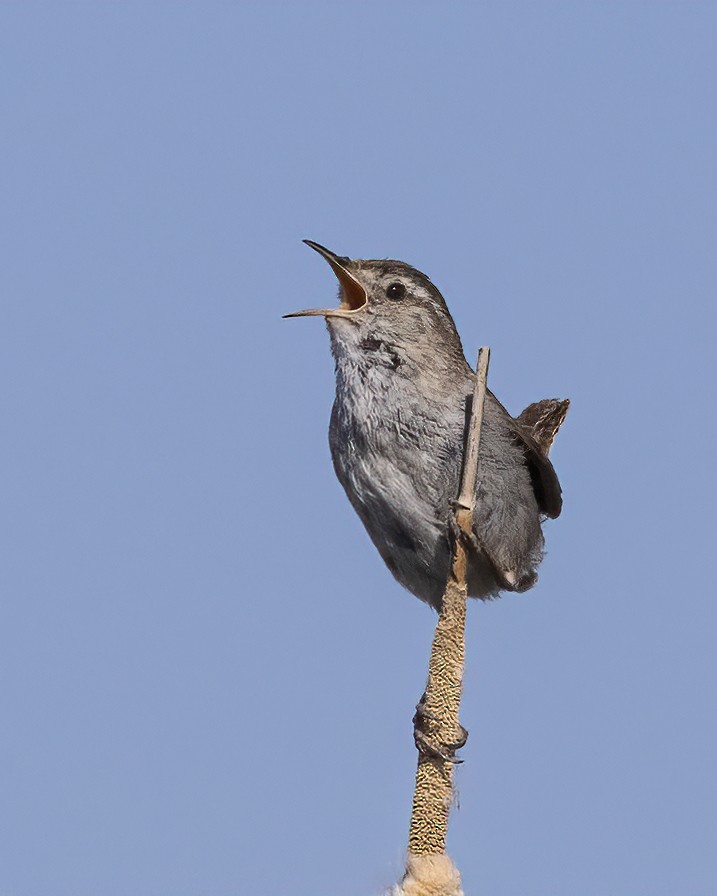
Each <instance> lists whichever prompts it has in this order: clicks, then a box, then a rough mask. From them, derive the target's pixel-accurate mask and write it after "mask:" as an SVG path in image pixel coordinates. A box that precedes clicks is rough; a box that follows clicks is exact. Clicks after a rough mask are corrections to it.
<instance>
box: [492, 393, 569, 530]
mask: <svg viewBox="0 0 717 896" xmlns="http://www.w3.org/2000/svg"><path fill="white" fill-rule="evenodd" d="M491 394H492V393H491ZM493 398H494V399H495V401H496V402H497V403H498V404H499V405H500V406H501V408H503V410H504V411H505V413H506V415H507V416H508V417H509V418H510V429H511V431H512V433H513V435H514V436H515V438H516V440H517V441H518V442H519V444H520V445H521V447H522V449H523V453H524V454H525V461H526V464H527V466H528V470H529V471H530V478H531V479H532V482H533V491H534V492H535V497H536V499H537V502H538V507H539V508H540V512H541V513H544V514H545V515H546V516H548V517H550V518H551V519H555V517H557V516H560V511H561V510H562V507H563V498H562V489H561V488H560V482H559V480H558V476H557V473H556V472H555V470H554V468H553V465H552V464H551V462H550V460H549V458H548V451H549V450H550V446H551V445H552V443H553V439H554V438H555V435H556V433H557V431H558V430H559V429H560V426H561V424H562V422H563V420H564V419H565V415H566V414H567V412H568V407H569V406H570V402H569V401H567V400H561V399H558V398H546V399H544V400H543V401H537V402H535V403H534V404H531V405H528V407H527V408H526V409H525V410H524V411H523V412H522V413H521V414H520V415H519V416H518V418H517V419H515V418H514V417H511V416H510V414H508V411H506V410H505V408H504V407H503V405H502V404H500V402H499V401H498V399H497V398H495V396H493Z"/></svg>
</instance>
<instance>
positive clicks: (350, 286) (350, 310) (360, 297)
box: [284, 240, 367, 317]
mask: <svg viewBox="0 0 717 896" xmlns="http://www.w3.org/2000/svg"><path fill="white" fill-rule="evenodd" d="M304 242H305V243H306V245H307V246H311V248H312V249H314V250H315V251H316V252H318V253H319V255H321V256H322V257H323V258H325V259H326V261H328V263H329V265H330V266H331V270H332V271H333V272H334V274H336V277H337V278H338V281H339V285H340V287H341V303H340V304H339V307H338V308H308V309H307V310H306V311H294V312H293V313H292V314H285V315H284V317H311V316H317V315H318V316H322V317H350V316H351V315H352V314H354V313H355V312H356V311H360V310H361V309H362V308H364V307H365V306H366V301H367V295H366V290H365V289H364V288H363V286H361V284H360V283H359V282H358V280H357V279H356V278H355V277H354V275H353V274H351V273H350V272H349V270H348V267H347V266H348V265H349V264H350V263H351V259H350V258H344V257H342V256H340V255H335V254H334V253H333V252H331V251H330V250H329V249H327V248H326V247H325V246H320V245H319V244H318V243H315V242H314V241H313V240H304Z"/></svg>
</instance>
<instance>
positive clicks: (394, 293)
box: [386, 281, 406, 299]
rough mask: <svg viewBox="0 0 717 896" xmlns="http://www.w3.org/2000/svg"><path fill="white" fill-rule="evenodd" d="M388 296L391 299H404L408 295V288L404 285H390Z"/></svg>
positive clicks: (387, 288) (397, 283)
mask: <svg viewBox="0 0 717 896" xmlns="http://www.w3.org/2000/svg"><path fill="white" fill-rule="evenodd" d="M386 295H387V296H388V297H389V299H402V298H403V297H404V296H405V295H406V287H405V286H404V285H403V283H400V282H398V281H396V283H389V284H388V286H387V287H386Z"/></svg>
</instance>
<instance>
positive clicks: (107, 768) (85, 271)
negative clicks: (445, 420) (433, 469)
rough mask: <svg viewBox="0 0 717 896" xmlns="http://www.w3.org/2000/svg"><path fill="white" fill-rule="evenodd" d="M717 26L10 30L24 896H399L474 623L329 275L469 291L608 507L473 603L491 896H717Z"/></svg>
mask: <svg viewBox="0 0 717 896" xmlns="http://www.w3.org/2000/svg"><path fill="white" fill-rule="evenodd" d="M715 46H717V6H715V4H713V3H712V4H711V3H698V2H695V3H681V2H673V3H660V2H644V3H631V2H615V3H610V2H607V3H581V2H572V3H568V2H565V3H547V2H546V3H540V2H526V3H518V2H500V3H498V2H490V3H488V2H483V3H473V4H467V3H466V4H451V5H449V4H437V3H436V4H431V5H428V4H425V5H424V4H421V3H410V4H408V3H386V4H380V5H379V4H376V5H371V4H370V3H361V4H359V3H344V4H329V3H325V4H318V3H316V4H310V3H295V4H289V3H286V4H284V5H280V4H275V5H273V4H258V3H257V4H248V3H247V4H242V3H219V2H202V3H199V2H192V3H190V2H184V3H182V2H177V3H133V2H129V3H122V4H119V3H118V4H112V3H86V4H75V3H71V2H68V3H48V4H41V3H32V2H28V3H20V2H16V3H14V2H6V3H3V4H2V6H1V7H0V59H2V78H1V79H0V115H1V125H0V152H1V161H0V180H1V183H2V199H1V207H0V220H1V226H2V237H1V239H0V254H1V256H2V263H1V264H0V295H1V297H2V310H1V317H0V321H1V325H0V414H1V417H2V427H1V436H0V460H1V463H2V474H1V476H0V507H1V510H0V520H1V529H2V531H1V532H0V544H1V545H2V548H1V552H2V563H1V565H0V576H1V595H0V683H1V686H0V718H1V719H2V733H1V734H0V896H167V894H172V896H235V894H237V896H238V894H242V896H244V894H251V896H277V894H291V896H336V894H341V896H369V894H377V893H379V892H380V891H381V889H382V888H383V887H384V886H386V885H389V884H391V883H392V882H393V881H395V880H396V879H397V878H398V877H399V876H400V873H401V869H402V859H403V851H404V848H405V844H406V835H407V825H408V818H409V812H410V801H411V793H412V786H413V774H414V767H415V750H414V746H413V742H412V738H411V716H412V712H413V706H414V704H415V702H416V700H417V698H418V697H419V696H420V694H421V691H422V688H423V684H424V677H425V670H426V666H427V659H428V650H429V644H430V639H431V635H432V630H433V625H434V621H435V616H434V614H433V613H432V612H431V611H430V610H429V609H428V608H427V607H425V606H424V605H422V604H420V603H419V602H418V601H417V600H416V599H415V598H413V597H411V596H410V595H408V594H407V593H406V592H403V591H402V590H401V588H400V587H399V586H398V585H397V584H396V583H395V582H394V581H393V579H392V578H391V576H390V575H389V574H388V572H387V571H386V569H385V568H384V567H383V564H382V563H381V561H380V559H379V558H378V556H377V554H376V553H375V551H374V549H373V547H372V545H371V544H370V542H369V540H368V538H367V536H366V535H365V534H364V532H363V530H362V527H361V525H360V523H359V522H358V520H357V519H356V518H355V516H354V514H353V511H352V510H351V508H350V506H349V504H348V502H347V500H346V499H345V497H344V495H343V493H342V491H341V489H340V487H339V485H338V483H337V482H336V481H335V478H334V474H333V471H332V469H331V463H330V458H329V452H328V445H327V438H326V432H327V426H328V417H329V411H330V406H331V401H332V397H333V388H334V387H333V372H332V365H331V359H330V356H329V351H328V339H327V335H326V333H325V331H324V327H323V325H322V323H321V322H320V321H319V320H290V321H283V320H281V314H282V313H284V312H287V311H292V310H295V309H297V308H304V307H307V306H312V305H324V304H327V303H331V302H332V301H333V298H334V296H335V291H336V286H335V282H334V278H333V275H332V274H331V272H330V271H329V269H328V268H327V267H326V265H324V264H323V263H322V262H321V260H320V259H319V258H318V257H317V256H316V255H315V254H314V253H312V252H311V251H310V250H308V249H307V248H306V247H304V246H302V244H301V238H303V237H310V238H312V239H315V240H318V241H319V242H322V243H325V244H326V245H328V246H330V247H332V248H334V249H336V250H337V251H338V252H339V253H341V254H348V255H353V256H355V257H369V258H371V257H385V256H389V257H396V258H400V259H403V260H406V261H409V262H411V263H413V264H415V265H416V266H417V267H419V268H420V269H422V270H424V271H425V272H426V273H428V274H429V275H430V276H431V277H432V279H433V280H434V281H435V282H436V284H437V285H438V286H439V287H440V288H441V290H442V291H443V293H444V295H445V296H446V298H447V301H448V304H449V306H450V308H451V310H452V312H453V314H454V316H455V318H456V322H457V324H458V328H459V331H460V332H461V334H462V336H463V340H464V345H465V348H466V352H467V355H468V357H469V359H470V360H471V362H473V361H474V359H475V353H476V350H477V347H478V346H479V345H481V344H488V345H490V346H491V347H492V350H493V355H492V364H491V385H492V388H493V389H494V391H495V392H496V393H497V395H498V396H499V397H500V398H501V399H502V401H503V402H504V403H505V404H507V406H508V407H509V408H510V409H511V410H513V411H514V412H516V413H517V412H518V411H519V410H520V409H521V408H522V407H523V406H524V405H525V404H527V403H528V402H530V401H533V400H535V399H538V398H542V397H547V396H569V397H570V398H571V399H572V401H573V406H572V410H571V412H570V415H569V417H568V420H567V422H566V424H565V426H564V429H563V431H562V432H561V433H560V436H559V439H558V442H557V444H556V446H555V449H554V455H553V456H554V461H555V464H556V466H557V468H558V470H559V472H560V475H561V477H562V481H563V487H564V494H565V510H564V513H563V515H562V517H561V518H560V519H559V520H557V521H554V522H550V523H549V524H547V526H546V535H547V542H548V556H547V558H546V560H545V562H544V564H543V567H542V570H541V576H540V582H539V584H538V586H537V587H536V588H535V589H534V590H533V591H531V592H529V593H528V594H525V595H513V596H510V595H509V596H506V597H505V598H503V599H502V600H500V601H499V602H495V603H491V604H487V605H477V604H472V605H471V607H470V613H469V631H468V659H467V670H466V689H465V701H464V707H463V721H464V723H465V725H466V726H467V727H468V728H469V729H470V732H471V738H470V740H469V742H468V746H467V747H466V749H465V750H464V757H465V764H464V765H463V766H462V767H461V768H460V770H459V772H458V785H459V790H460V810H459V811H457V812H456V814H455V816H454V818H453V820H452V825H451V830H450V843H449V850H450V852H451V854H452V856H453V857H454V859H455V861H456V862H457V864H458V866H459V867H460V869H461V871H462V874H463V879H464V884H465V889H466V893H467V894H469V896H470V894H477V893H483V894H490V896H571V894H580V896H593V894H594V896H602V894H609V896H675V894H681V896H682V894H684V896H714V894H715V893H716V892H717V854H716V852H715V845H716V844H717V771H716V767H717V763H716V762H715V757H716V756H717V715H716V711H715V694H716V693H717V651H716V650H715V629H716V626H717V602H716V601H715V573H714V567H713V563H714V559H715V552H716V549H715V512H714V507H715V501H717V493H716V489H715V475H714V468H715V436H716V429H717V427H716V425H715V410H714V395H715V375H714V367H715V350H714V342H715V329H716V324H717V315H716V314H715V302H716V300H717V260H716V259H717V253H716V252H715V243H716V239H715V230H716V225H717V113H716V111H715V110H716V107H715V96H716V95H717V53H716V52H715Z"/></svg>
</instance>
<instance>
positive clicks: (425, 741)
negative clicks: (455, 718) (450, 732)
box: [413, 694, 468, 765]
mask: <svg viewBox="0 0 717 896" xmlns="http://www.w3.org/2000/svg"><path fill="white" fill-rule="evenodd" d="M425 699H426V695H425V694H424V695H423V697H421V699H420V700H419V702H418V704H417V706H416V712H415V714H414V716H413V741H414V743H415V744H416V749H417V750H418V752H419V753H420V754H421V755H422V756H426V757H428V758H429V759H442V760H443V762H450V763H451V764H453V765H460V764H461V763H462V762H463V760H462V759H458V757H457V756H456V752H457V751H458V750H460V749H461V747H464V746H465V745H466V741H467V740H468V732H467V731H466V729H465V728H464V727H463V726H462V725H460V724H459V725H458V728H459V731H460V733H459V736H458V739H457V740H455V741H449V742H443V741H440V740H438V738H437V737H436V736H435V735H434V734H433V733H432V732H431V731H429V730H427V729H428V728H429V727H430V728H433V727H435V724H436V723H438V722H439V721H440V719H439V717H438V716H437V715H436V714H435V713H434V712H431V711H430V710H428V709H426V704H425ZM427 722H429V723H433V724H432V725H430V726H429V725H427V724H426V723H427Z"/></svg>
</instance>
